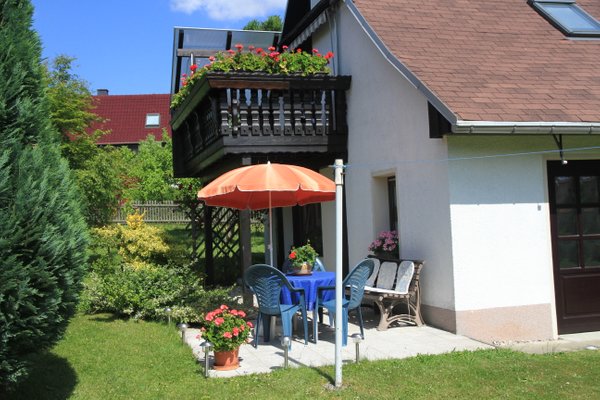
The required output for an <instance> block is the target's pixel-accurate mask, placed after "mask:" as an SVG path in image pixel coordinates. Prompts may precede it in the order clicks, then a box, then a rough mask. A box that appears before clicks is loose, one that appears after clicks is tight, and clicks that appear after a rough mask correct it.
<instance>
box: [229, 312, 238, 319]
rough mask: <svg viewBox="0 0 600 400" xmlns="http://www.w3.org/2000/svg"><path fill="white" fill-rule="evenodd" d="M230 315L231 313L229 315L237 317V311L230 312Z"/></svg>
mask: <svg viewBox="0 0 600 400" xmlns="http://www.w3.org/2000/svg"><path fill="white" fill-rule="evenodd" d="M230 313H231V315H235V316H236V317H237V315H238V311H237V310H231V311H230Z"/></svg>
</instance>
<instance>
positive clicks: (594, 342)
mask: <svg viewBox="0 0 600 400" xmlns="http://www.w3.org/2000/svg"><path fill="white" fill-rule="evenodd" d="M498 347H499V348H509V349H512V350H517V351H522V352H524V353H529V354H544V353H562V352H566V351H579V350H595V351H598V350H599V349H600V332H583V333H572V334H568V335H559V336H558V339H556V340H540V341H530V342H513V343H503V344H501V345H499V346H498Z"/></svg>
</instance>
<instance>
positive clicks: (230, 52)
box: [227, 49, 235, 54]
mask: <svg viewBox="0 0 600 400" xmlns="http://www.w3.org/2000/svg"><path fill="white" fill-rule="evenodd" d="M227 52H228V53H229V54H235V51H233V50H231V49H229V50H227Z"/></svg>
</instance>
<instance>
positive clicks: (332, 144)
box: [171, 72, 350, 177]
mask: <svg viewBox="0 0 600 400" xmlns="http://www.w3.org/2000/svg"><path fill="white" fill-rule="evenodd" d="M349 87H350V77H349V76H329V75H315V76H307V77H302V76H289V75H267V74H262V73H259V74H253V73H235V74H234V73H215V72H213V73H209V74H207V75H206V76H205V77H203V78H202V81H200V82H197V83H196V85H195V86H194V88H193V89H192V92H191V93H190V94H189V95H188V97H187V98H186V99H185V100H184V102H183V103H182V104H181V105H180V106H179V107H178V108H177V109H175V110H174V111H172V118H171V126H172V131H173V160H174V168H175V176H177V177H192V176H195V177H212V176H215V175H217V174H218V173H220V172H222V171H223V170H227V169H231V167H235V166H239V165H241V164H242V161H241V160H242V158H250V159H253V160H258V159H265V160H266V159H267V158H268V159H269V160H271V161H278V162H283V161H287V162H291V160H297V161H303V162H301V163H300V162H297V163H299V164H305V165H307V166H309V167H313V168H317V167H322V166H325V165H327V163H331V162H332V160H333V159H334V158H336V157H345V155H346V152H347V138H348V127H347V124H346V96H345V92H346V90H347V89H348V88H349ZM319 160H320V161H319ZM319 164H323V165H319Z"/></svg>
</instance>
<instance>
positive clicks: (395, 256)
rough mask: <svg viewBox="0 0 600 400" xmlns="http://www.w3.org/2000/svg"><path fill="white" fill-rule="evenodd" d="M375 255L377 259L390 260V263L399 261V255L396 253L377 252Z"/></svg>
mask: <svg viewBox="0 0 600 400" xmlns="http://www.w3.org/2000/svg"><path fill="white" fill-rule="evenodd" d="M374 255H375V257H376V258H379V259H380V260H389V261H395V260H398V254H397V253H396V252H389V251H376V252H375V254H374Z"/></svg>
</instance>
